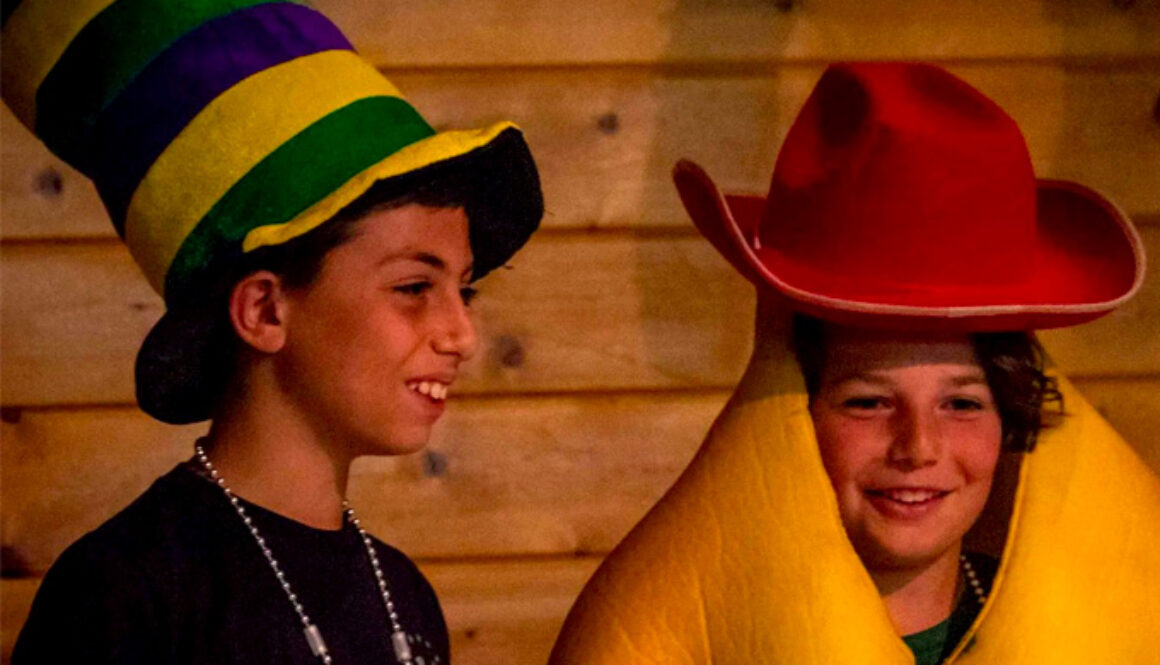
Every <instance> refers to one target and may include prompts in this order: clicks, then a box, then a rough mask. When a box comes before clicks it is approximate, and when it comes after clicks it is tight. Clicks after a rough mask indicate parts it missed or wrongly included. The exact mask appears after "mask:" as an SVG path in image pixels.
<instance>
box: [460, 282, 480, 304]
mask: <svg viewBox="0 0 1160 665" xmlns="http://www.w3.org/2000/svg"><path fill="white" fill-rule="evenodd" d="M478 295H479V289H477V288H475V287H474V286H464V287H461V288H460V289H459V297H460V298H462V299H463V304H464V305H468V306H470V305H471V302H472V301H473V300H475V297H476V296H478Z"/></svg>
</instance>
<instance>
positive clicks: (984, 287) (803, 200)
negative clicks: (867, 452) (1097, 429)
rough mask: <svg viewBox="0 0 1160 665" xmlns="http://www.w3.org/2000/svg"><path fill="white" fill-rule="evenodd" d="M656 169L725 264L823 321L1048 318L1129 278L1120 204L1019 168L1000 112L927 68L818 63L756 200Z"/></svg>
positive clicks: (1090, 309) (1131, 287) (984, 325)
mask: <svg viewBox="0 0 1160 665" xmlns="http://www.w3.org/2000/svg"><path fill="white" fill-rule="evenodd" d="M673 179H674V181H675V182H676V185H677V190H678V191H679V192H680V195H681V200H682V202H683V203H684V205H685V208H686V209H687V210H688V212H689V214H690V215H691V216H692V218H693V222H694V223H695V224H696V225H697V228H698V229H699V230H700V231H701V233H702V234H703V235H704V236H705V237H706V238H708V239H709V240H710V241H711V242H712V243H713V245H714V246H715V247H716V248H717V250H718V251H720V252H721V253H722V254H723V255H724V256H725V257H726V258H727V259H729V261H730V262H731V263H732V264H733V265H734V267H736V268H737V270H739V271H740V272H741V273H742V274H743V275H745V276H746V277H747V278H748V279H749V280H750V281H752V282H754V283H755V284H757V285H758V286H759V287H761V286H765V285H768V286H772V287H773V288H775V289H776V290H777V291H779V292H780V293H782V294H784V295H785V296H786V297H788V298H789V299H790V300H791V301H792V303H793V307H794V308H795V309H797V310H799V311H803V312H805V313H807V314H811V315H814V316H818V317H820V318H823V319H827V320H830V321H835V322H838V323H845V324H848V325H860V326H867V327H878V328H882V327H887V328H932V329H953V330H963V331H970V332H981V331H987V330H1031V329H1037V328H1052V327H1058V326H1066V325H1072V324H1076V323H1080V322H1083V321H1088V320H1091V319H1094V318H1096V317H1098V316H1101V315H1103V314H1106V313H1108V312H1110V311H1111V310H1112V309H1114V308H1115V307H1116V306H1117V305H1119V304H1121V303H1123V302H1124V301H1126V300H1127V299H1128V298H1130V297H1131V296H1132V295H1134V294H1135V292H1136V291H1137V290H1138V289H1139V288H1140V285H1141V283H1142V282H1143V279H1144V251H1143V247H1142V245H1141V242H1140V237H1139V235H1138V233H1137V232H1136V230H1135V228H1133V226H1132V224H1131V222H1130V221H1129V220H1128V218H1127V216H1126V215H1125V214H1124V213H1123V212H1122V211H1120V210H1119V209H1118V208H1117V207H1116V206H1115V205H1114V204H1113V203H1111V202H1110V201H1108V200H1107V199H1106V198H1104V197H1103V196H1101V195H1100V194H1099V193H1097V192H1095V191H1093V190H1091V189H1089V188H1087V187H1084V186H1082V185H1078V184H1075V183H1070V182H1064V181H1059V180H1037V179H1036V178H1035V173H1034V172H1033V170H1032V167H1031V158H1030V155H1029V154H1028V152H1027V147H1026V144H1025V143H1024V141H1023V136H1022V135H1021V134H1020V132H1019V128H1018V127H1017V126H1016V125H1015V121H1014V120H1012V119H1011V118H1010V116H1008V115H1007V114H1006V113H1004V112H1003V110H1002V109H1000V108H999V107H998V106H997V105H996V104H995V103H994V102H992V101H991V100H990V99H988V98H987V97H985V96H983V94H982V93H980V92H979V91H977V90H975V89H974V88H972V87H971V86H969V85H968V84H966V83H965V82H963V81H962V80H961V79H959V78H957V77H955V76H953V75H951V74H950V73H948V72H946V71H945V70H943V69H940V68H938V67H935V66H933V65H926V64H914V63H847V64H838V65H832V66H830V67H829V68H828V69H827V70H826V72H825V73H824V74H823V75H822V78H821V79H820V80H819V81H818V84H817V86H816V87H815V88H814V91H813V93H812V94H811V95H810V97H809V99H807V100H806V103H805V106H804V107H803V108H802V110H801V113H799V114H798V117H797V120H795V121H794V124H793V126H792V127H791V128H790V131H789V134H788V136H787V137H786V140H785V143H784V144H783V145H782V148H781V153H780V154H779V155H778V159H777V165H776V167H775V168H774V172H773V183H772V185H771V186H770V188H769V194H768V196H766V197H764V198H762V197H761V196H732V195H730V196H725V195H722V194H721V192H720V191H719V190H718V189H717V186H716V185H715V184H714V183H713V181H712V180H711V179H710V178H709V176H708V175H707V174H706V173H705V172H704V171H703V170H702V169H701V168H700V167H699V166H697V165H696V164H694V163H692V162H689V161H681V162H679V163H678V164H677V165H676V168H675V169H674V173H673Z"/></svg>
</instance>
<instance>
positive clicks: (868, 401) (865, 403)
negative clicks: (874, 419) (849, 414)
mask: <svg viewBox="0 0 1160 665" xmlns="http://www.w3.org/2000/svg"><path fill="white" fill-rule="evenodd" d="M842 406H843V407H845V408H847V409H853V410H855V411H873V410H876V409H884V408H886V407H887V406H889V403H888V402H887V400H886V398H884V397H877V396H869V395H867V396H859V397H849V398H847V399H845V400H844V401H843V402H842Z"/></svg>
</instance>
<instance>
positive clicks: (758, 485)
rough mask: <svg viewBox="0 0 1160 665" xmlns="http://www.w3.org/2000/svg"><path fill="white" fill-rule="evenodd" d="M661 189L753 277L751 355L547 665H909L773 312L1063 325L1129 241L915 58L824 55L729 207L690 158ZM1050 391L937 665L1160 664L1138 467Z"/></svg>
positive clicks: (857, 319) (1094, 417)
mask: <svg viewBox="0 0 1160 665" xmlns="http://www.w3.org/2000/svg"><path fill="white" fill-rule="evenodd" d="M675 178H676V181H677V187H678V190H679V191H680V193H681V197H682V200H683V202H684V204H685V207H686V209H687V210H688V211H689V213H690V215H691V217H692V218H693V221H694V222H695V223H696V225H697V227H698V229H700V231H701V232H702V233H703V234H704V235H705V236H706V237H707V238H708V239H709V240H710V241H711V242H712V243H713V244H714V246H715V247H717V249H718V250H719V251H721V253H722V254H723V255H724V256H725V257H726V258H728V259H729V260H730V262H731V263H732V264H733V265H734V266H735V267H736V268H737V269H738V270H739V271H740V272H741V273H742V274H743V275H745V276H746V277H747V278H748V279H749V280H750V281H752V282H754V283H755V284H757V285H758V313H757V326H756V335H755V343H754V352H753V357H752V359H751V360H750V363H749V366H748V369H747V371H746V373H745V376H744V378H743V379H742V381H741V383H740V385H739V386H738V387H737V390H736V392H735V393H734V394H733V397H732V398H731V399H730V400H729V402H728V404H727V405H726V406H725V409H724V410H723V411H722V413H721V415H720V416H719V417H718V418H717V420H716V422H715V423H714V424H713V427H712V429H711V430H710V432H709V434H708V436H707V437H706V439H705V442H704V444H703V445H702V446H701V448H700V450H699V451H698V452H697V455H696V457H695V458H694V459H693V461H692V462H691V463H690V465H689V467H688V468H687V469H686V470H685V472H684V473H683V474H682V475H681V477H680V478H679V479H678V480H677V482H676V483H675V484H674V486H673V487H672V488H671V489H670V490H669V491H668V493H667V494H666V495H665V496H664V497H663V498H662V499H661V501H660V502H659V503H658V504H657V505H656V506H655V507H654V508H653V509H652V510H651V511H650V512H649V513H648V515H646V516H645V518H644V519H643V520H642V521H641V522H640V524H638V525H637V526H636V527H635V528H634V529H633V530H632V531H631V532H630V533H629V535H628V536H627V537H626V538H625V540H624V541H623V542H622V543H621V544H620V545H619V546H618V547H617V548H616V549H615V550H614V551H613V552H612V553H611V554H610V555H609V556H608V558H607V559H606V560H605V562H604V564H603V565H602V566H601V567H600V568H599V570H598V571H597V572H596V574H595V575H594V576H593V578H592V580H591V581H590V582H589V583H588V585H587V587H586V588H585V589H584V591H583V592H582V593H581V595H580V598H579V600H578V601H577V602H576V605H575V606H574V607H573V609H572V612H571V613H570V615H569V616H568V619H567V620H566V622H565V624H564V628H563V631H562V633H561V634H560V637H559V640H558V642H557V643H556V647H555V649H554V650H553V654H552V659H551V663H552V664H553V665H646V664H653V663H658V664H659V663H663V664H665V665H678V664H694V663H695V664H708V663H716V664H718V665H762V664H767V665H847V664H848V665H911V664H912V663H913V662H914V656H913V655H912V653H911V651H910V649H909V648H908V647H907V646H906V644H905V643H904V642H903V641H902V639H901V638H900V637H899V635H898V633H897V631H896V629H895V627H894V625H893V623H892V620H891V616H890V614H889V613H888V611H887V608H886V605H885V603H884V602H883V600H882V598H881V596H880V594H879V591H878V589H877V587H876V586H875V584H874V582H873V580H872V579H871V576H870V574H869V573H868V572H867V570H866V569H865V567H864V566H863V565H862V562H861V560H860V559H859V557H858V555H857V553H856V552H855V550H854V548H853V546H852V545H851V543H850V540H849V539H848V537H847V534H846V531H845V529H844V528H843V524H842V521H841V518H840V515H839V509H838V499H837V496H836V494H835V492H834V490H833V488H832V486H831V483H830V479H829V477H828V476H827V474H826V469H825V467H824V466H823V463H822V457H821V453H820V452H819V449H818V443H817V439H816V436H815V432H814V426H813V421H812V420H811V416H810V412H809V397H808V395H807V392H806V388H805V381H804V378H803V376H802V372H801V369H800V367H799V365H798V362H797V360H796V358H795V356H794V354H793V352H792V350H791V348H790V344H791V335H790V321H791V312H793V311H798V312H805V313H808V314H811V315H813V316H816V317H819V318H821V319H824V320H827V321H829V322H831V323H832V322H837V323H840V324H846V325H852V326H856V327H859V326H860V327H863V328H875V327H877V328H886V329H890V330H901V331H921V330H943V331H946V330H952V331H955V332H957V333H975V332H983V331H1002V330H1034V329H1038V328H1044V327H1053V326H1062V325H1072V324H1075V323H1080V322H1082V321H1084V320H1090V319H1091V318H1094V317H1096V316H1100V315H1102V314H1106V313H1107V312H1109V311H1111V310H1112V309H1113V308H1114V307H1116V306H1118V305H1119V304H1121V303H1122V302H1124V301H1125V300H1127V299H1128V298H1130V297H1131V296H1132V295H1133V294H1134V293H1135V292H1136V291H1137V290H1138V289H1139V286H1140V284H1141V283H1142V280H1143V269H1144V268H1143V266H1144V257H1143V251H1142V249H1141V247H1140V242H1139V237H1138V235H1137V234H1136V232H1135V231H1134V230H1133V227H1132V225H1131V223H1130V221H1128V220H1127V218H1126V217H1125V216H1124V215H1123V213H1122V212H1120V211H1119V210H1118V209H1116V208H1115V206H1114V205H1112V204H1111V203H1110V202H1109V201H1107V200H1106V199H1104V198H1103V197H1102V196H1101V195H1099V194H1098V193H1096V192H1094V191H1092V190H1090V189H1087V188H1084V187H1082V186H1081V185H1077V184H1075V183H1063V182H1059V181H1044V180H1037V179H1036V178H1035V176H1034V173H1033V171H1032V168H1031V161H1030V157H1029V156H1028V154H1027V151H1026V146H1025V144H1024V142H1023V139H1022V136H1021V135H1020V134H1019V131H1018V128H1017V127H1016V126H1015V123H1014V121H1013V120H1011V119H1010V117H1008V116H1007V115H1006V114H1005V113H1003V112H1002V110H1001V109H999V108H998V107H997V106H996V105H995V104H994V103H993V102H991V101H990V100H988V99H987V98H986V97H984V96H983V95H982V94H981V93H979V92H978V91H977V90H974V89H973V88H971V87H970V86H969V85H967V84H966V83H965V82H963V81H961V80H959V79H957V78H955V77H953V76H952V75H950V74H949V73H947V72H945V71H943V70H941V69H938V68H937V67H933V66H930V65H917V64H912V63H874V64H867V63H844V64H842V65H835V66H831V67H830V68H829V69H827V71H826V73H825V74H824V75H823V77H822V79H821V81H819V83H818V86H817V88H815V91H814V94H812V95H811V97H810V99H809V100H808V101H807V102H806V104H805V107H804V108H803V110H802V112H801V114H799V116H798V119H797V120H796V121H795V123H794V125H793V127H792V128H791V129H790V131H789V134H788V135H787V138H786V142H785V145H783V147H782V151H781V154H780V156H779V159H778V164H777V167H776V169H775V171H774V176H773V184H772V186H771V188H770V190H769V195H768V196H767V197H765V198H762V197H758V196H730V197H726V196H724V195H723V194H721V193H720V192H719V191H718V190H717V188H716V186H715V185H714V184H713V183H712V181H711V180H710V179H709V178H708V176H707V174H705V173H704V172H703V171H702V170H701V169H700V168H699V167H697V166H696V165H693V164H691V163H682V164H679V165H678V166H677V169H676V171H675ZM883 192H886V193H887V194H883ZM1058 381H1059V389H1060V392H1061V393H1062V395H1063V403H1064V409H1065V411H1066V416H1065V417H1064V418H1063V420H1062V423H1061V424H1059V425H1058V426H1056V427H1052V428H1048V429H1045V430H1043V431H1041V432H1040V434H1039V440H1038V445H1037V446H1036V447H1035V449H1034V451H1033V452H1030V453H1008V455H1007V457H1009V458H1010V459H1008V461H1009V462H1013V464H1011V465H1008V466H1009V468H1010V469H1011V470H1012V471H1013V473H1012V474H1011V475H1010V476H1009V477H1008V476H1006V475H1000V474H997V475H996V480H997V482H996V484H995V485H994V489H993V490H992V497H991V501H990V502H989V503H988V507H987V508H986V509H985V510H984V514H983V516H982V517H981V518H980V519H979V521H978V522H976V530H975V531H976V533H972V534H968V538H974V537H978V536H979V535H980V534H981V535H982V536H983V537H984V539H985V538H986V537H987V536H988V535H990V536H991V542H990V549H991V553H993V554H994V555H996V556H999V557H1000V563H999V569H998V572H997V573H996V576H995V579H994V581H993V583H992V588H991V591H990V593H989V594H988V596H987V599H986V602H985V604H984V606H983V607H982V609H981V611H980V613H979V615H978V617H977V618H976V619H975V621H974V624H973V625H972V626H971V627H970V629H969V630H968V631H967V633H966V635H965V636H964V637H963V638H962V639H961V640H960V641H959V644H958V647H957V649H955V651H954V652H953V653H952V654H951V655H950V656H949V658H948V659H947V660H946V661H945V662H953V663H956V664H960V665H1093V664H1096V663H1100V664H1102V663H1115V664H1128V663H1131V664H1132V665H1156V664H1160V479H1158V478H1157V477H1156V476H1155V475H1154V474H1153V473H1152V472H1151V471H1150V470H1149V469H1148V468H1147V467H1146V466H1145V465H1144V463H1143V462H1142V461H1141V460H1140V459H1139V458H1138V457H1137V456H1136V454H1135V453H1134V451H1132V449H1131V448H1129V447H1128V445H1127V444H1125V442H1124V441H1123V440H1122V439H1120V437H1119V436H1118V435H1117V434H1116V433H1115V432H1114V431H1113V430H1112V429H1111V427H1109V426H1108V424H1107V423H1106V422H1105V421H1104V420H1103V419H1102V418H1101V417H1100V415H1099V414H1098V413H1096V411H1095V409H1093V408H1092V407H1091V405H1089V404H1088V403H1087V402H1086V401H1085V400H1084V398H1083V396H1082V395H1080V394H1079V393H1078V392H1076V391H1075V389H1074V388H1073V387H1072V386H1071V385H1070V384H1069V383H1068V382H1067V381H1066V379H1065V378H1063V377H1058ZM1020 456H1021V459H1019V458H1020ZM1008 480H1009V482H1008ZM996 534H997V537H995V536H996Z"/></svg>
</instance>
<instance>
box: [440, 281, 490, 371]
mask: <svg viewBox="0 0 1160 665" xmlns="http://www.w3.org/2000/svg"><path fill="white" fill-rule="evenodd" d="M443 309H444V310H445V311H444V312H443V313H442V316H440V321H439V324H438V326H437V329H436V331H435V334H434V335H433V336H432V342H431V344H432V346H433V347H434V349H435V351H436V352H437V353H440V354H444V355H455V356H459V359H460V360H468V359H470V358H471V357H472V356H473V355H475V349H476V347H478V346H479V337H478V336H477V335H476V332H475V321H473V320H472V318H471V310H470V309H468V308H467V305H466V303H464V302H463V299H462V298H460V297H459V294H458V292H456V294H455V297H454V298H451V299H450V302H448V304H447V306H446V307H445V308H443Z"/></svg>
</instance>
